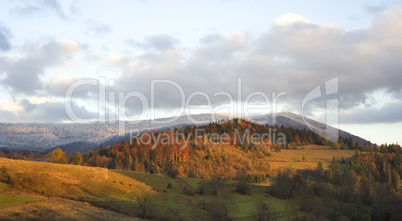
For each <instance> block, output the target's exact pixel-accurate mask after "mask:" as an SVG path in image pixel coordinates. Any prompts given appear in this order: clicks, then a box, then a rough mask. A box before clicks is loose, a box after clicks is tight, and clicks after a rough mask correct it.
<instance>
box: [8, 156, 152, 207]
mask: <svg viewBox="0 0 402 221" xmlns="http://www.w3.org/2000/svg"><path fill="white" fill-rule="evenodd" d="M0 167H5V168H6V169H7V171H8V172H9V173H10V175H11V176H16V177H27V178H30V180H32V181H31V183H32V184H31V185H30V186H29V188H28V189H29V190H31V191H33V192H36V193H38V194H41V195H44V196H60V197H65V198H72V199H78V198H83V199H94V200H129V198H130V195H135V194H137V193H152V190H151V188H150V187H149V186H147V185H146V184H144V183H142V182H139V181H137V180H135V179H132V178H130V177H127V176H124V175H122V174H119V173H116V172H113V171H110V170H108V169H103V168H96V167H83V166H75V165H63V164H52V163H45V162H33V161H23V160H10V159H3V158H0Z"/></svg>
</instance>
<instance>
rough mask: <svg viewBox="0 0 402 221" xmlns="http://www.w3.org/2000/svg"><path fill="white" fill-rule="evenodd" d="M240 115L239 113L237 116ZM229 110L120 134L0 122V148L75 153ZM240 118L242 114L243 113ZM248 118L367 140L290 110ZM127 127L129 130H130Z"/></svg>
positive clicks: (113, 129) (99, 127) (108, 126)
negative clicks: (59, 149)
mask: <svg viewBox="0 0 402 221" xmlns="http://www.w3.org/2000/svg"><path fill="white" fill-rule="evenodd" d="M237 117H242V116H237ZM232 118H233V116H231V115H229V114H215V115H211V114H197V115H185V116H181V117H179V118H177V119H176V120H174V121H172V122H169V121H170V120H172V118H163V119H156V120H154V121H152V122H151V120H144V121H132V122H124V124H123V125H125V128H124V130H123V131H122V133H121V134H120V127H119V126H120V123H122V122H115V123H71V124H63V123H17V124H12V123H0V148H1V149H8V150H31V151H49V150H52V149H54V148H57V147H60V148H62V149H63V150H65V151H67V152H70V153H75V152H85V151H86V150H92V149H94V148H99V146H100V145H101V144H103V145H104V146H107V145H113V144H116V143H120V142H121V141H123V140H125V141H127V140H128V139H129V137H130V136H136V135H139V134H141V133H144V132H148V131H158V130H170V129H173V128H175V127H176V128H184V127H186V126H193V125H203V124H208V123H210V122H213V121H220V120H227V119H232ZM243 118H244V116H243ZM251 120H252V121H254V122H256V123H260V124H268V125H278V126H284V127H292V128H296V129H306V130H311V128H310V127H313V128H312V129H313V131H315V132H317V131H318V133H320V134H321V133H322V132H323V131H324V130H325V129H326V132H327V135H328V137H329V139H331V140H336V139H337V137H338V135H340V136H342V137H345V138H349V137H351V138H352V139H353V141H354V142H359V143H360V144H364V143H367V140H365V139H363V138H361V137H358V136H355V135H352V134H350V133H348V132H346V131H343V130H338V129H336V128H334V127H331V126H328V125H325V124H323V123H320V122H317V121H315V120H312V119H308V118H305V120H306V121H307V122H308V123H309V124H310V127H309V126H307V125H306V124H305V123H304V121H303V117H302V116H300V115H297V114H294V113H278V114H275V115H273V114H267V115H260V116H253V117H251ZM130 131H131V132H130Z"/></svg>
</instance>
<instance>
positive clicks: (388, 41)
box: [0, 0, 402, 143]
mask: <svg viewBox="0 0 402 221" xmlns="http://www.w3.org/2000/svg"><path fill="white" fill-rule="evenodd" d="M400 39H402V1H353V2H351V1H337V2H336V3H334V1H306V0H304V1H290V0H289V1H280V3H279V2H278V1H259V0H247V1H246V0H244V1H242V0H221V1H212V0H211V1H209V0H207V1H201V0H200V1H184V0H182V1H176V0H172V1H147V0H142V1H140V0H138V1H133V0H127V1H124V0H120V1H114V2H113V4H112V3H111V1H99V0H96V1H95V0H93V1H91V0H85V1H78V0H72V1H68V0H67V1H57V0H29V1H28V0H26V1H23V0H1V7H0V93H1V97H0V122H70V121H71V119H70V117H69V116H68V115H67V113H66V102H67V103H71V104H72V110H73V111H74V113H75V115H76V116H77V117H79V118H82V119H84V120H88V119H91V118H94V117H100V118H102V119H103V118H106V119H113V118H116V116H117V117H118V118H120V119H135V118H144V117H150V116H149V115H148V116H146V115H147V114H145V115H144V110H146V109H148V110H151V109H152V110H153V111H154V112H155V117H166V116H173V115H175V114H177V113H181V112H180V104H181V102H183V101H184V102H188V103H189V104H192V105H198V106H197V107H198V108H201V109H196V108H190V107H188V108H185V109H184V111H185V113H202V112H208V111H210V110H211V109H214V111H215V112H231V113H234V114H239V113H240V114H245V112H246V111H245V110H244V109H243V110H239V111H237V112H236V111H233V110H231V109H225V108H223V107H224V105H223V104H227V103H228V102H229V97H232V98H233V100H234V101H235V103H236V104H242V105H243V104H244V103H246V101H248V103H251V104H254V105H260V106H259V107H260V108H259V109H254V110H253V111H251V112H248V113H250V114H254V115H255V114H265V113H271V112H294V113H298V114H300V113H301V112H302V109H303V111H304V114H305V115H306V116H308V117H311V118H313V119H316V120H320V121H323V122H325V113H326V107H327V106H326V101H327V100H328V99H338V100H339V102H338V103H339V127H340V128H341V129H344V130H346V131H349V132H351V133H354V134H356V135H359V136H361V137H363V138H365V139H368V140H371V141H372V142H376V143H395V142H399V143H402V62H401V61H402V44H401V43H400V42H401V40H400ZM331 79H337V81H338V86H337V88H336V91H335V92H337V93H335V94H332V95H329V96H322V97H320V98H317V99H314V100H312V101H310V102H308V103H306V104H305V105H304V106H303V100H304V98H305V97H306V95H307V94H308V93H309V92H310V91H312V90H313V89H315V88H316V87H319V88H321V91H322V92H323V95H325V92H326V87H325V83H326V82H328V81H330V80H331ZM155 80H156V81H163V82H164V83H158V84H154V87H152V83H151V82H152V81H154V83H155ZM74 82H75V84H74ZM84 83H86V85H83V84H84ZM91 84H92V85H91ZM72 85H73V86H74V85H75V86H77V88H76V89H75V90H73V89H71V88H72V87H71V86H72ZM78 86H79V87H78ZM69 88H70V90H71V92H72V96H71V99H70V98H67V99H66V98H65V95H66V92H67V91H68V89H69ZM152 88H153V90H152ZM239 88H240V89H239ZM239 90H240V91H241V93H240V96H239ZM319 90H320V89H319ZM99 91H101V92H104V95H102V94H103V93H101V95H99V94H100V93H99ZM119 93H121V95H122V96H121V97H119ZM253 93H254V95H256V96H252V97H250V96H249V95H251V94H253ZM151 95H153V99H152V96H151ZM264 95H266V96H265V98H267V99H269V102H268V104H269V105H266V102H265V101H264V100H263V99H262V98H264ZM130 97H131V98H130ZM275 97H276V98H277V99H276V101H275ZM207 98H209V99H210V106H209V105H208V104H209V103H208V102H209V101H208V100H207ZM122 100H123V101H126V102H124V105H123V104H122V102H121V101H122ZM118 101H120V104H118ZM144 101H145V102H144ZM262 104H265V106H264V105H262ZM152 105H153V106H152ZM242 105H239V106H242ZM151 107H153V108H151ZM116 108H119V111H120V112H119V111H116ZM236 110H237V109H236ZM119 113H120V114H119ZM123 113H124V115H123ZM146 113H148V112H146Z"/></svg>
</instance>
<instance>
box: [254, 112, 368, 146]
mask: <svg viewBox="0 0 402 221" xmlns="http://www.w3.org/2000/svg"><path fill="white" fill-rule="evenodd" d="M251 119H252V120H253V121H254V122H255V123H259V124H268V125H278V126H284V127H292V128H297V129H306V130H311V129H313V131H315V132H318V133H319V134H321V133H323V132H324V131H325V132H326V134H327V135H328V137H329V138H330V140H335V141H336V140H337V139H338V135H340V136H342V137H345V138H349V137H351V138H352V139H353V141H354V142H359V144H365V143H367V142H368V141H367V140H365V139H363V138H361V137H358V136H356V135H353V134H350V133H348V132H346V131H343V130H340V129H337V128H335V127H332V126H329V125H326V124H323V123H320V122H318V121H315V120H312V119H309V118H304V119H305V121H306V122H307V123H308V124H310V125H311V126H312V127H313V128H310V127H308V125H306V124H305V122H304V120H303V116H301V115H298V114H294V113H277V114H267V115H261V116H256V117H252V118H251Z"/></svg>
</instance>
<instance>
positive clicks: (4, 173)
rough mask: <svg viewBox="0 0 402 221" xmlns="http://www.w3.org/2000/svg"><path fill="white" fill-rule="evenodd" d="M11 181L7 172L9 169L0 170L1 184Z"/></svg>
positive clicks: (2, 168)
mask: <svg viewBox="0 0 402 221" xmlns="http://www.w3.org/2000/svg"><path fill="white" fill-rule="evenodd" d="M9 180H10V174H9V173H8V171H7V168H5V167H4V166H3V167H1V168H0V182H2V183H8V182H9Z"/></svg>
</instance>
